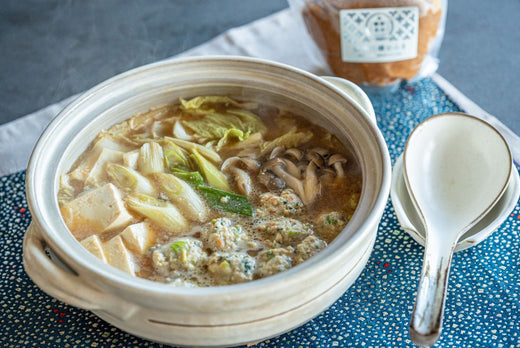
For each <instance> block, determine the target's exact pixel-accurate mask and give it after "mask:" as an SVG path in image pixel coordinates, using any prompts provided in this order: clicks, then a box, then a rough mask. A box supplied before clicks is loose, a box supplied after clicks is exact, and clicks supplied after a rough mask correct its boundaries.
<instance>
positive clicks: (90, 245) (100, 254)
mask: <svg viewBox="0 0 520 348" xmlns="http://www.w3.org/2000/svg"><path fill="white" fill-rule="evenodd" d="M81 245H83V247H85V249H87V250H88V251H90V252H91V253H92V254H94V255H95V256H96V257H97V258H98V259H100V260H101V261H103V262H104V263H107V258H106V257H105V252H104V251H103V245H102V244H101V240H100V239H99V237H98V235H97V234H94V235H92V236H90V237H87V238H85V239H83V240H82V241H81Z"/></svg>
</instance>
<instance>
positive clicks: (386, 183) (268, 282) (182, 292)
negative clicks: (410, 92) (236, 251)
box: [26, 56, 391, 298]
mask: <svg viewBox="0 0 520 348" xmlns="http://www.w3.org/2000/svg"><path fill="white" fill-rule="evenodd" d="M199 61H202V62H206V63H207V62H213V63H217V62H229V61H237V62H241V63H247V64H251V65H255V66H256V67H257V68H258V69H259V70H260V69H261V67H262V66H264V67H265V68H278V69H281V70H285V71H287V72H288V73H292V74H296V75H299V76H300V77H303V78H305V79H306V80H308V81H309V82H310V83H314V84H319V85H321V86H325V87H326V88H327V89H328V90H330V93H333V94H336V95H339V96H340V97H341V98H343V99H346V100H347V101H348V102H349V103H350V104H352V105H353V106H354V108H355V109H357V111H359V112H360V113H361V114H362V116H363V117H362V118H361V119H360V120H361V122H365V123H366V125H367V126H368V128H369V129H370V131H371V133H372V134H371V135H372V136H373V140H374V143H375V144H376V146H377V149H378V151H379V154H380V157H381V162H382V163H381V165H382V175H381V176H382V177H381V179H380V184H379V185H380V189H379V192H378V194H377V198H376V199H375V200H374V202H373V204H372V205H371V211H370V212H368V213H367V217H366V219H364V221H363V222H362V223H361V224H360V226H359V228H358V229H357V230H356V231H353V233H352V234H351V235H349V236H348V238H347V240H345V241H344V242H345V243H344V244H343V245H339V241H338V242H337V243H335V242H336V241H337V240H338V238H339V237H340V236H341V234H340V235H339V236H338V237H336V239H335V240H334V241H333V242H332V243H331V244H330V245H329V246H328V247H327V248H326V249H325V250H323V251H321V252H320V253H318V254H317V255H316V256H315V257H313V258H311V259H310V260H307V261H306V262H305V263H303V264H302V265H297V266H295V267H293V268H291V269H289V270H287V271H285V272H282V273H280V274H276V275H273V276H270V277H267V278H262V279H258V280H254V281H250V282H246V283H241V284H233V285H226V286H216V287H200V288H183V287H173V286H171V285H168V284H163V283H159V282H154V281H151V280H146V279H142V278H139V277H133V276H131V275H129V274H126V273H125V272H122V271H119V270H117V269H115V268H113V267H111V266H109V265H105V264H103V263H102V262H101V261H100V260H97V259H96V258H95V256H93V255H91V254H90V253H89V252H88V251H86V250H83V251H80V252H77V253H75V252H71V250H70V249H73V248H71V247H70V246H68V245H66V244H64V243H63V241H62V240H56V238H53V235H52V234H50V233H48V231H52V230H56V227H59V226H56V224H58V225H60V224H61V225H63V226H61V227H62V229H63V227H64V229H65V231H66V232H67V233H70V231H68V229H67V228H66V226H65V224H64V222H63V220H62V221H58V222H57V221H52V220H50V219H49V218H48V217H46V216H45V215H43V213H42V211H41V209H40V207H41V206H42V204H45V202H44V201H43V199H44V197H39V196H38V194H37V192H38V190H37V185H38V184H42V183H41V182H40V181H38V180H37V179H39V178H40V177H41V175H42V174H40V173H39V172H38V171H39V168H40V167H39V162H40V158H41V157H42V156H44V155H45V149H46V147H47V146H46V145H47V143H48V142H49V141H52V135H53V132H55V130H56V129H57V128H58V127H59V126H60V125H62V124H63V122H66V120H67V119H68V118H69V117H72V115H74V112H75V110H76V109H77V108H79V107H81V106H82V105H84V104H85V103H89V102H91V101H92V100H95V98H96V97H99V96H100V95H102V94H103V92H104V91H105V90H109V89H110V88H111V87H113V86H114V85H116V86H117V85H118V84H121V83H123V82H124V80H125V79H126V78H127V77H132V76H135V75H139V74H146V73H147V72H148V73H151V72H153V71H154V70H155V69H160V68H163V67H166V66H169V65H172V64H173V65H179V64H197V62H199ZM264 70H265V69H264ZM331 98H332V97H331ZM59 174H60V173H56V175H59ZM44 177H45V176H44ZM53 179H54V180H55V179H56V178H55V177H54V178H53ZM390 183H391V163H390V156H389V153H388V148H387V146H386V143H385V141H384V138H383V136H382V134H381V132H380V130H379V129H378V128H377V126H376V125H375V123H373V121H371V120H370V117H369V116H368V114H367V112H366V111H365V110H364V109H362V108H360V107H359V105H358V104H357V103H356V102H355V101H353V99H352V98H351V97H350V96H349V95H348V94H347V93H345V92H344V91H342V90H340V89H339V88H338V87H336V86H334V85H333V84H331V83H330V82H327V81H325V80H323V79H321V78H320V77H318V76H316V75H314V74H312V73H309V72H306V71H303V70H301V69H298V68H296V67H292V66H289V65H286V64H282V63H277V62H272V61H269V60H266V59H261V58H252V57H240V56H204V57H188V58H176V59H167V60H163V61H159V62H155V63H152V64H148V65H144V66H141V67H137V68H134V69H131V70H129V71H126V72H123V73H121V74H119V75H116V76H114V77H112V78H110V79H108V80H106V81H104V82H101V83H100V84H98V85H96V86H94V87H92V88H91V89H89V90H87V91H86V92H84V93H83V94H82V95H81V96H79V97H78V98H77V99H76V100H74V101H73V102H72V103H71V104H69V105H68V106H67V107H66V108H65V109H63V110H62V111H61V112H60V113H59V114H58V115H57V116H56V117H55V118H54V119H53V120H52V121H51V122H50V123H49V125H48V126H47V128H46V129H45V130H44V132H43V133H42V135H41V136H40V138H39V139H38V141H37V143H36V145H35V147H34V150H33V153H32V155H31V158H30V160H29V165H28V168H27V176H26V187H27V202H28V205H29V208H30V210H31V214H32V218H33V221H35V222H36V223H37V224H38V225H39V226H40V228H41V230H42V234H43V237H44V239H45V241H46V242H47V243H48V244H49V246H50V247H51V248H52V249H53V250H54V251H55V253H56V254H57V255H58V256H60V257H61V258H62V259H65V260H64V261H65V263H66V264H70V263H71V262H70V261H72V264H71V265H70V266H71V268H72V269H73V270H74V271H75V272H78V273H79V268H81V270H82V271H83V270H84V271H86V272H88V273H89V274H96V275H98V276H100V277H101V278H102V279H103V283H105V284H111V285H113V286H117V287H118V288H121V286H124V287H125V288H126V289H130V290H134V291H138V292H139V293H153V294H154V296H166V297H169V298H171V297H172V296H173V297H175V296H180V297H184V296H186V295H189V296H190V297H199V298H203V297H204V298H208V297H213V296H220V295H223V294H226V295H229V296H236V295H238V294H240V293H244V292H246V291H248V292H249V293H250V292H251V291H253V290H257V291H262V289H266V288H269V289H270V290H273V289H275V288H279V287H281V286H287V285H288V284H290V283H293V282H299V281H301V277H303V278H305V274H306V272H304V271H305V270H306V269H314V268H319V267H324V266H325V265H328V264H329V263H330V262H332V261H333V259H337V258H338V256H340V255H339V254H341V253H342V252H344V250H345V249H348V248H352V247H353V246H355V245H356V244H358V243H359V240H360V238H362V237H363V236H364V233H363V232H364V231H367V230H368V229H370V228H371V226H373V225H374V224H377V223H378V222H379V219H380V217H381V215H382V213H383V210H384V209H385V206H386V203H387V200H388V196H389V192H390ZM53 199H56V198H55V197H53ZM356 212H357V211H356ZM355 214H356V213H355ZM347 226H348V224H347ZM342 234H343V233H342ZM339 239H341V238H339ZM78 246H80V244H79V242H78ZM87 254H88V255H90V256H91V260H87V259H85V255H87ZM333 255H334V256H336V257H332V256H333ZM94 259H95V260H94ZM327 260H328V261H327ZM87 261H91V262H87ZM82 275H83V274H82ZM281 280H283V281H281Z"/></svg>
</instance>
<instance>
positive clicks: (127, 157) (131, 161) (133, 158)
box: [123, 150, 139, 169]
mask: <svg viewBox="0 0 520 348" xmlns="http://www.w3.org/2000/svg"><path fill="white" fill-rule="evenodd" d="M138 158H139V150H135V151H130V152H127V153H125V154H123V164H124V166H125V167H128V168H132V169H137V159H138Z"/></svg>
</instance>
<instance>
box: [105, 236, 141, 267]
mask: <svg viewBox="0 0 520 348" xmlns="http://www.w3.org/2000/svg"><path fill="white" fill-rule="evenodd" d="M103 249H104V251H105V256H106V258H107V263H108V264H109V265H111V266H114V267H116V268H118V269H120V270H121V271H124V272H126V273H128V274H131V275H133V276H135V263H134V261H133V260H132V255H131V254H130V252H129V251H128V249H127V248H126V247H125V245H124V244H123V240H122V239H121V237H119V236H116V237H114V238H112V239H110V240H109V241H108V242H106V243H105V245H104V246H103Z"/></svg>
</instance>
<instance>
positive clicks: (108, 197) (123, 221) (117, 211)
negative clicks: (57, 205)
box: [61, 184, 134, 240]
mask: <svg viewBox="0 0 520 348" xmlns="http://www.w3.org/2000/svg"><path fill="white" fill-rule="evenodd" d="M61 213H62V216H63V220H65V223H66V224H67V226H68V227H69V229H70V230H71V232H72V233H73V234H74V235H75V236H76V238H78V239H80V240H82V239H83V238H86V237H88V236H90V235H93V234H100V233H106V232H112V231H116V230H122V229H123V228H125V227H126V226H128V225H130V224H131V223H132V221H133V220H134V218H133V216H132V215H130V213H129V212H128V211H127V210H126V208H125V204H124V202H123V200H122V199H121V193H120V192H119V190H118V189H117V188H116V187H115V186H114V185H112V184H106V185H104V186H101V187H99V188H97V189H94V190H92V191H89V192H86V193H84V194H82V195H80V196H79V197H77V198H76V199H74V200H72V201H70V202H68V203H66V204H64V205H63V206H62V208H61Z"/></svg>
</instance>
